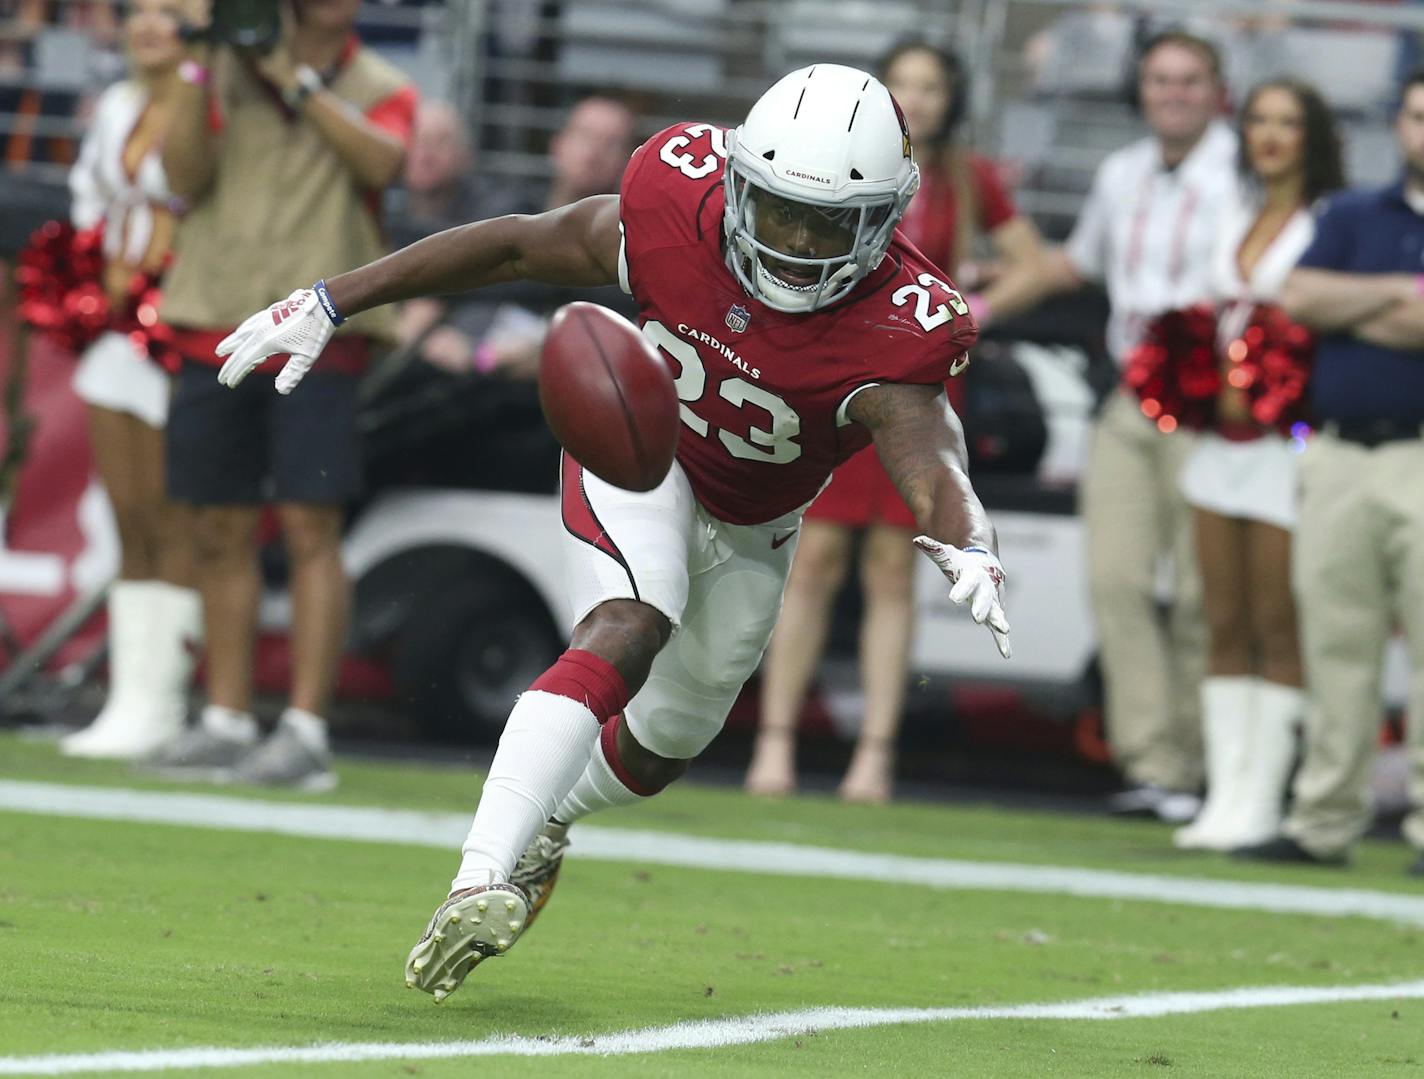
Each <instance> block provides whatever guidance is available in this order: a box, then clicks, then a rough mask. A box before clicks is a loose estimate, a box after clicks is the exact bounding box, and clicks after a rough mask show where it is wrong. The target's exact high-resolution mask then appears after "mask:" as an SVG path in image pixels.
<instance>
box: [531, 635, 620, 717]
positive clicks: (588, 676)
mask: <svg viewBox="0 0 1424 1079" xmlns="http://www.w3.org/2000/svg"><path fill="white" fill-rule="evenodd" d="M529 688H530V689H537V690H541V691H542V692H544V693H556V694H558V695H559V696H560V697H568V698H569V699H570V700H573V701H578V702H579V703H580V704H582V705H584V706H586V707H587V708H588V710H589V711H590V712H592V713H593V714H594V717H595V718H596V719H597V720H598V722H599V723H603V724H606V723H607V722H608V719H609V717H610V716H614V715H617V714H618V713H619V712H621V711H623V709H624V708H625V707H627V704H628V686H627V685H626V684H625V683H624V681H623V676H622V675H621V674H619V673H618V669H617V668H616V667H614V666H613V664H611V663H609V662H608V661H607V660H606V659H602V658H601V657H599V656H595V655H594V654H593V653H592V652H584V651H582V650H580V649H577V648H570V649H569V650H568V651H567V652H565V653H564V654H563V655H562V656H560V657H559V658H558V659H557V660H556V661H555V663H554V665H553V666H552V667H550V668H549V669H548V670H547V671H545V672H544V673H543V674H541V675H540V676H539V677H538V678H537V679H535V681H534V684H533V685H532V686H530V687H529Z"/></svg>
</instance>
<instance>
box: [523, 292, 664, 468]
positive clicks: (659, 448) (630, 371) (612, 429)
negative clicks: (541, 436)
mask: <svg viewBox="0 0 1424 1079" xmlns="http://www.w3.org/2000/svg"><path fill="white" fill-rule="evenodd" d="M539 404H540V406H541V407H542V408H543V409H544V418H545V419H546V420H548V421H549V427H550V429H551V430H552V431H553V432H554V436H555V437H556V438H557V439H558V440H559V443H560V444H561V445H562V446H563V447H564V449H565V450H566V451H567V452H568V453H569V455H570V456H572V457H573V459H574V460H576V461H578V463H579V464H581V465H583V466H584V467H585V468H587V469H588V470H589V471H590V472H592V473H593V474H594V475H595V476H597V477H598V478H599V479H602V480H606V481H607V482H609V483H611V484H614V485H615V486H618V487H622V488H624V489H626V490H629V491H651V490H652V489H653V488H654V487H656V486H657V485H658V484H660V483H661V482H662V481H663V479H664V478H665V477H666V476H667V474H668V469H670V468H671V467H672V459H673V453H674V452H675V451H676V449H677V436H678V428H679V426H680V421H679V419H678V410H677V390H676V389H675V388H674V387H673V381H672V372H671V371H669V370H668V367H667V365H666V364H665V363H663V361H662V359H661V358H660V357H659V356H658V353H657V350H656V349H655V348H654V347H653V346H652V345H651V344H650V343H649V342H648V340H647V339H646V338H645V337H644V336H643V335H642V334H641V333H640V332H639V331H638V329H637V327H636V326H634V325H633V324H632V323H630V322H627V321H626V320H624V319H622V318H620V317H619V316H617V315H615V314H614V313H613V312H612V311H609V310H608V309H607V308H604V307H600V306H598V305H597V304H593V303H584V302H579V303H571V304H566V305H565V306H563V307H561V308H559V309H558V310H557V311H556V312H554V317H553V320H552V321H551V322H550V323H549V332H548V334H547V335H546V336H545V338H544V349H543V353H542V355H541V356H540V359H539Z"/></svg>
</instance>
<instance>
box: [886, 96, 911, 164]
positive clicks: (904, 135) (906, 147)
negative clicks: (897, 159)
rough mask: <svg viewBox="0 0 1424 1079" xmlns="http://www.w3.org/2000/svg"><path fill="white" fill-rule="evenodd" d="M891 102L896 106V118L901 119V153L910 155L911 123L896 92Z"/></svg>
mask: <svg viewBox="0 0 1424 1079" xmlns="http://www.w3.org/2000/svg"><path fill="white" fill-rule="evenodd" d="M887 92H888V91H887ZM890 104H892V105H894V106H895V119H897V120H899V121H900V154H901V156H902V157H910V156H911V155H910V125H909V122H908V121H906V119H905V110H904V109H902V108H900V103H899V102H898V101H896V100H895V95H894V94H890Z"/></svg>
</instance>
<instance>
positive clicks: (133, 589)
mask: <svg viewBox="0 0 1424 1079" xmlns="http://www.w3.org/2000/svg"><path fill="white" fill-rule="evenodd" d="M159 587H160V586H159V584H158V582H157V581H115V582H114V584H113V585H112V586H111V587H110V589H109V696H108V698H107V699H106V700H105V702H104V707H103V709H102V710H101V711H100V712H99V714H98V716H96V717H95V719H94V722H92V723H90V724H89V726H87V727H85V728H84V729H83V730H82V731H77V732H76V733H74V734H71V735H68V736H66V737H64V738H62V739H60V743H59V748H60V751H61V752H62V753H64V754H65V756H68V757H119V758H122V757H126V756H127V753H126V752H125V749H126V747H127V746H128V745H129V742H130V741H131V740H132V737H133V734H134V732H135V731H137V730H139V729H140V728H142V727H143V726H144V725H145V716H146V714H147V713H148V711H149V703H148V699H149V697H150V694H149V692H148V686H147V682H148V666H149V664H148V651H147V644H148V641H147V640H146V638H147V636H148V634H149V632H150V629H151V627H152V624H153V621H154V618H153V603H154V597H155V596H156V594H157V591H156V590H157V589H158V588H159Z"/></svg>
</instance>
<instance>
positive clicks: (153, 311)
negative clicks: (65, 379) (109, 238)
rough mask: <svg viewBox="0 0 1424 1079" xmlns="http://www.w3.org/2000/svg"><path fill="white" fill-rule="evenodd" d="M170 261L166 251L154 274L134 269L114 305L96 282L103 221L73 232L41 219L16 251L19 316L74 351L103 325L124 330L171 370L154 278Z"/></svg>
mask: <svg viewBox="0 0 1424 1079" xmlns="http://www.w3.org/2000/svg"><path fill="white" fill-rule="evenodd" d="M170 261H171V256H170V257H169V258H168V259H165V260H164V264H163V266H162V267H161V268H160V269H159V271H158V272H157V273H142V272H136V273H134V274H133V276H132V277H130V278H129V282H128V293H127V295H126V296H125V298H124V302H123V303H122V304H120V305H119V306H118V308H117V309H115V305H113V304H112V303H110V302H109V296H108V294H107V293H106V292H105V291H104V288H103V285H102V284H101V282H102V281H103V278H104V227H103V225H102V224H101V225H99V226H98V227H96V228H92V229H85V230H83V231H79V230H76V229H75V228H74V226H73V225H71V224H69V223H68V222H65V221H47V222H45V223H44V224H43V225H41V226H40V227H39V228H38V229H36V230H35V232H34V234H33V235H32V236H31V237H30V243H29V246H27V247H26V248H25V249H24V250H23V251H22V252H20V257H19V260H18V266H17V269H16V272H15V278H16V281H17V282H18V283H19V304H18V311H19V316H20V318H21V320H23V321H24V322H25V323H26V324H27V325H28V326H29V327H30V328H31V329H32V330H34V331H35V332H36V333H41V334H44V335H45V336H47V337H49V338H51V339H52V340H53V341H54V342H55V343H56V344H58V345H59V346H60V347H61V348H65V349H67V350H69V351H71V352H76V353H78V352H82V351H84V349H85V348H87V347H88V346H89V345H90V344H91V343H93V341H94V340H95V339H96V338H98V337H99V335H100V334H102V333H104V332H105V331H106V330H113V331H115V332H117V333H123V334H128V335H129V338H130V340H132V341H133V342H134V345H135V347H137V348H139V349H141V350H142V351H144V352H146V353H148V355H149V356H151V357H152V358H153V359H154V360H155V361H157V362H158V363H160V364H161V365H163V366H164V367H166V368H168V369H169V370H175V371H176V370H177V364H178V362H179V361H178V359H177V356H178V353H177V350H176V349H175V348H174V346H173V341H172V336H173V335H172V332H171V331H170V330H169V329H168V327H166V326H163V325H162V324H161V323H159V321H158V303H159V299H160V294H159V290H158V283H159V280H160V278H161V277H162V275H163V271H164V270H166V269H167V268H168V263H169V262H170Z"/></svg>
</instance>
